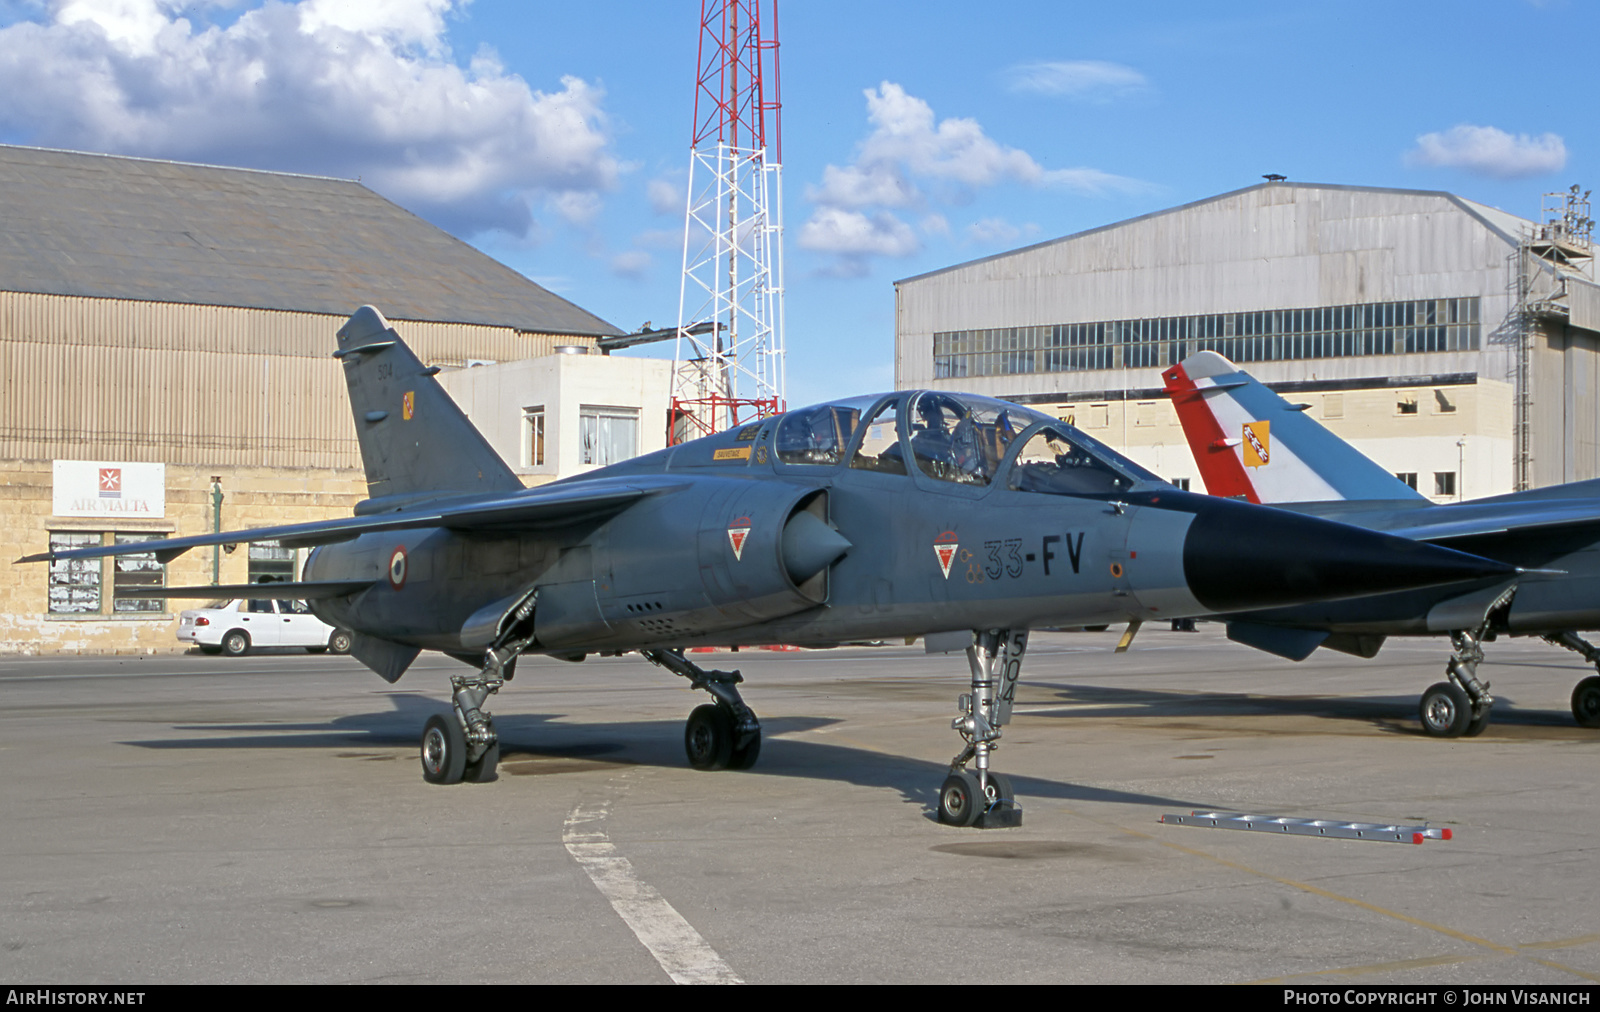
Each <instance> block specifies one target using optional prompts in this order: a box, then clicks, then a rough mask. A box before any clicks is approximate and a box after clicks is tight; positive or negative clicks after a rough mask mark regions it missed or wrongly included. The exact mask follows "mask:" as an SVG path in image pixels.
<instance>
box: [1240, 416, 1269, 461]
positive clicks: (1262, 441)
mask: <svg viewBox="0 0 1600 1012" xmlns="http://www.w3.org/2000/svg"><path fill="white" fill-rule="evenodd" d="M1270 424H1271V423H1269V422H1245V423H1244V466H1245V467H1266V466H1267V461H1268V460H1269V459H1271V456H1272V454H1271V452H1270V450H1271V447H1272V439H1271V438H1270V437H1269V436H1268V435H1267V428H1268V426H1269V425H1270Z"/></svg>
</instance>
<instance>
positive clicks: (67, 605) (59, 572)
mask: <svg viewBox="0 0 1600 1012" xmlns="http://www.w3.org/2000/svg"><path fill="white" fill-rule="evenodd" d="M104 543H105V535H103V534H101V533H99V532H98V531H96V532H94V533H92V534H90V533H79V532H77V531H51V532H50V550H51V551H52V552H61V551H66V550H68V549H71V548H93V547H94V546H95V545H99V544H104ZM103 565H104V562H103V560H101V559H57V560H56V561H54V562H52V563H50V605H49V607H50V614H52V615H83V614H91V613H93V612H97V611H99V610H100V570H101V568H102V567H103Z"/></svg>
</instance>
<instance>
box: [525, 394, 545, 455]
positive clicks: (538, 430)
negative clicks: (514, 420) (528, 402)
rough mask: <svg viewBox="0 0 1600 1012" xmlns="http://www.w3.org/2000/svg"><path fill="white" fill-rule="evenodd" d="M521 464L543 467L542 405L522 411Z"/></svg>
mask: <svg viewBox="0 0 1600 1012" xmlns="http://www.w3.org/2000/svg"><path fill="white" fill-rule="evenodd" d="M522 439H523V453H522V464H523V466H524V467H543V466H544V405H542V404H541V405H539V406H538V407H536V408H523V409H522Z"/></svg>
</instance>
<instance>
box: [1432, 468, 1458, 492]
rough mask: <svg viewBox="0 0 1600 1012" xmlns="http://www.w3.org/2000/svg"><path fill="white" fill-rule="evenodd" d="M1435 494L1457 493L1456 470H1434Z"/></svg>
mask: <svg viewBox="0 0 1600 1012" xmlns="http://www.w3.org/2000/svg"><path fill="white" fill-rule="evenodd" d="M1433 494H1434V495H1455V494H1456V473H1455V472H1454V471H1435V472H1433Z"/></svg>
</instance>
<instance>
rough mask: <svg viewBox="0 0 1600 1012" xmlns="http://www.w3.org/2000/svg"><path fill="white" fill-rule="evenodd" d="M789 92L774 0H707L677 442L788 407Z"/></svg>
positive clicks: (678, 362)
mask: <svg viewBox="0 0 1600 1012" xmlns="http://www.w3.org/2000/svg"><path fill="white" fill-rule="evenodd" d="M763 7H765V8H766V11H767V13H768V14H769V15H770V17H769V18H768V21H769V25H763V24H762V8H763ZM769 31H770V33H769ZM779 94H780V93H779V90H778V16H777V5H776V0H701V4H700V56H699V68H698V80H697V81H696V83H695V93H694V141H693V143H692V144H691V145H690V151H689V210H688V216H687V218H686V220H685V222H684V230H683V286H682V288H680V289H679V296H678V341H677V352H676V354H675V356H674V360H673V369H672V394H673V396H672V419H671V428H670V430H669V432H668V439H669V440H670V441H671V442H674V443H676V442H681V441H683V440H685V439H693V438H695V437H697V436H702V435H705V434H707V433H710V432H718V431H721V430H722V429H726V428H730V427H732V426H735V425H739V424H741V423H743V422H746V421H749V420H751V419H753V418H758V417H761V416H763V415H770V414H775V413H777V412H779V411H782V410H783V409H784V386H783V383H784V377H783V186H782V182H781V176H780V163H781V162H782V160H783V148H782V144H781V142H780V141H779V129H780V122H781V108H782V103H781V102H780V101H779Z"/></svg>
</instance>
